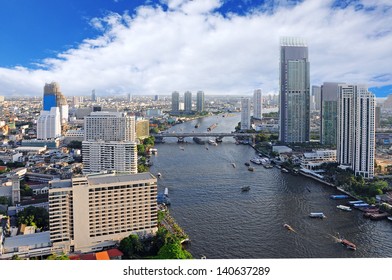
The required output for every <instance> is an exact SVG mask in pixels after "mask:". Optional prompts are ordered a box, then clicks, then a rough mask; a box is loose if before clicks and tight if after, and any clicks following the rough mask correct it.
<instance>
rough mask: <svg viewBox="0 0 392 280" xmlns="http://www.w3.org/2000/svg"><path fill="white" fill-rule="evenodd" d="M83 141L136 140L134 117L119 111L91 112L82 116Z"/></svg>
mask: <svg viewBox="0 0 392 280" xmlns="http://www.w3.org/2000/svg"><path fill="white" fill-rule="evenodd" d="M84 131H85V136H84V140H85V141H95V140H103V141H136V132H135V117H134V116H128V115H126V114H125V113H121V112H106V111H98V112H91V114H90V115H89V116H86V117H85V118H84Z"/></svg>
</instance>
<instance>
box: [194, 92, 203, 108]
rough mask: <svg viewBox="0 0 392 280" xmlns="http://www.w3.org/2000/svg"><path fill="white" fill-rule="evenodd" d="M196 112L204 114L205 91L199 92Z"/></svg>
mask: <svg viewBox="0 0 392 280" xmlns="http://www.w3.org/2000/svg"><path fill="white" fill-rule="evenodd" d="M196 111H197V112H199V113H201V112H204V91H201V90H199V91H198V92H197V95H196Z"/></svg>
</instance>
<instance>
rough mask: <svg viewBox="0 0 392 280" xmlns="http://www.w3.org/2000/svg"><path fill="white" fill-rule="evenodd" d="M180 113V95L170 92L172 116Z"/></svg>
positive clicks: (176, 92)
mask: <svg viewBox="0 0 392 280" xmlns="http://www.w3.org/2000/svg"><path fill="white" fill-rule="evenodd" d="M179 111H180V93H179V92H178V91H173V92H172V110H171V112H172V113H173V114H178V112H179Z"/></svg>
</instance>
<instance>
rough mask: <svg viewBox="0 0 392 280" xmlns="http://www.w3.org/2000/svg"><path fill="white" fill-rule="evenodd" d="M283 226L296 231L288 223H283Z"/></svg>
mask: <svg viewBox="0 0 392 280" xmlns="http://www.w3.org/2000/svg"><path fill="white" fill-rule="evenodd" d="M283 227H284V228H286V229H287V230H289V231H292V232H296V231H295V230H294V229H293V228H292V227H291V226H290V225H288V224H284V225H283Z"/></svg>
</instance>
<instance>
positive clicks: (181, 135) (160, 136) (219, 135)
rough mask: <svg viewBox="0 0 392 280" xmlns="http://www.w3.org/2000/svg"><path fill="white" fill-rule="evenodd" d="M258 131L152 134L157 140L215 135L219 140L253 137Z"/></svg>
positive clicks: (181, 139) (180, 139)
mask: <svg viewBox="0 0 392 280" xmlns="http://www.w3.org/2000/svg"><path fill="white" fill-rule="evenodd" d="M256 135H257V133H232V132H231V133H224V132H182V133H176V132H173V133H171V132H164V133H158V134H151V136H154V137H155V140H156V141H157V142H159V141H162V140H163V138H166V137H176V138H177V139H178V142H183V141H184V138H186V137H215V139H217V140H222V138H223V137H241V138H247V137H248V138H252V139H254V138H255V137H256Z"/></svg>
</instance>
